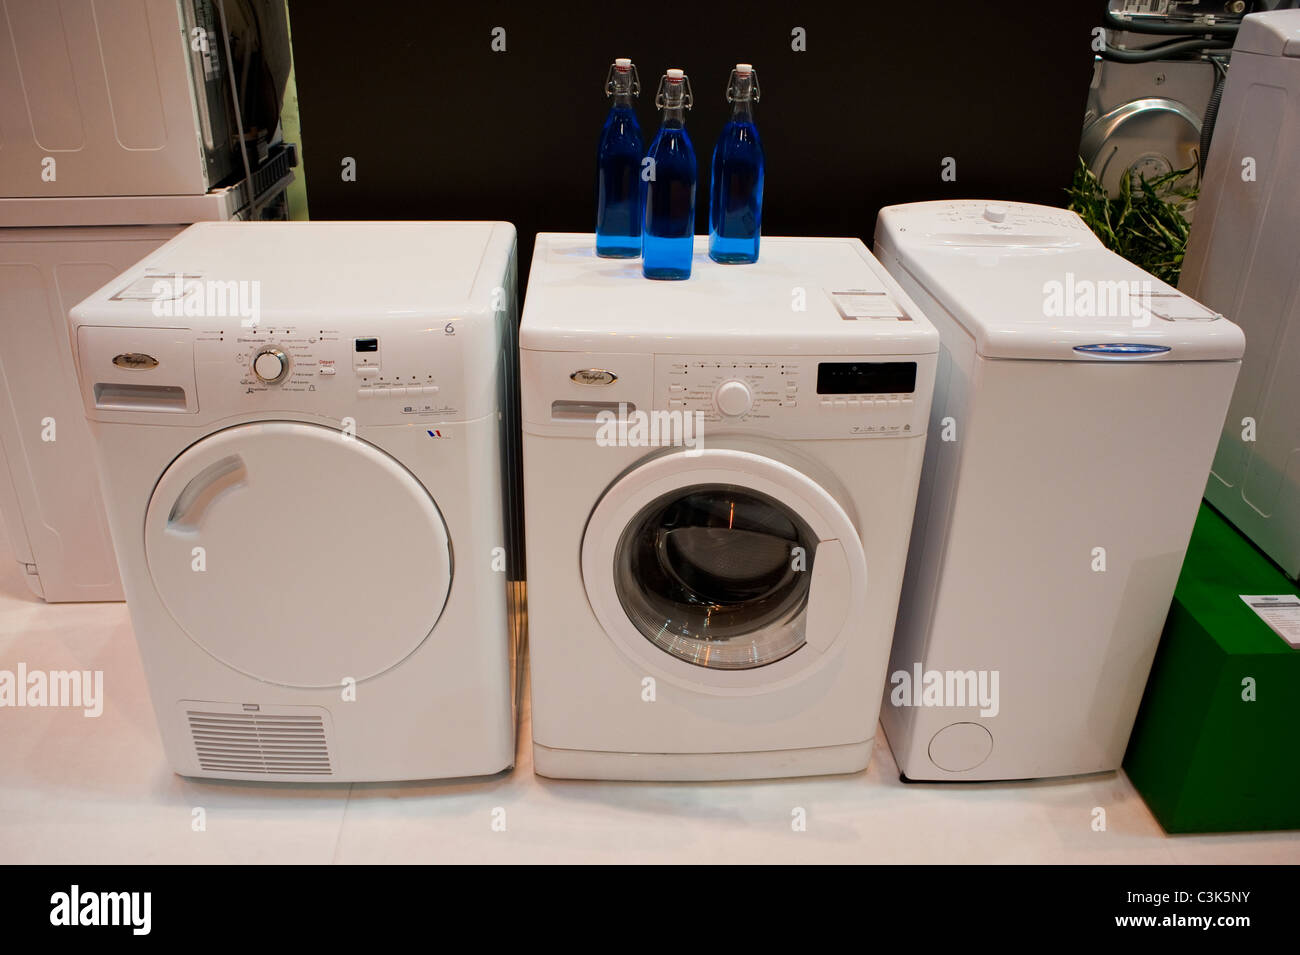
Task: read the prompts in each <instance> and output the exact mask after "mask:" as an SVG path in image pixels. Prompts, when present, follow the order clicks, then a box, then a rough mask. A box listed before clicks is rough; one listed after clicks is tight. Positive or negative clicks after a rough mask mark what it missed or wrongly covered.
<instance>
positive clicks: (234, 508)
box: [144, 421, 452, 687]
mask: <svg viewBox="0 0 1300 955" xmlns="http://www.w3.org/2000/svg"><path fill="white" fill-rule="evenodd" d="M144 536H145V553H146V556H147V558H148V562H149V571H150V574H151V575H152V577H153V582H154V586H155V587H156V588H157V590H158V595H159V596H160V597H161V598H162V601H163V603H164V604H165V605H166V607H167V610H168V611H169V612H170V613H171V615H172V617H173V618H174V619H175V620H176V622H177V623H178V624H179V625H180V626H181V628H182V629H184V631H185V632H186V633H188V634H189V636H190V637H191V639H193V640H194V642H195V643H197V644H198V645H199V646H201V647H202V648H203V649H204V650H206V651H207V652H208V653H210V654H212V656H214V657H216V658H217V659H218V660H220V661H222V662H223V663H226V664H228V665H229V666H231V667H234V668H235V669H236V670H239V671H240V672H242V673H246V674H247V675H249V676H251V677H255V678H257V679H259V680H265V681H267V682H269V683H278V684H282V685H285V686H298V687H327V686H328V687H337V686H339V685H340V683H341V682H342V681H343V680H345V679H347V678H349V677H350V678H352V679H354V680H358V681H360V680H364V679H366V678H367V677H371V676H375V675H376V674H378V673H382V672H383V671H384V670H387V669H389V668H390V667H392V666H395V665H396V664H397V663H399V662H401V661H402V660H403V659H404V658H406V657H407V656H408V655H409V654H410V653H411V652H412V651H413V650H415V648H416V647H418V646H419V645H420V644H421V643H422V642H423V641H424V640H425V638H426V637H428V635H429V633H430V631H432V630H433V627H434V624H436V623H437V622H438V618H439V616H440V615H441V614H442V609H443V606H444V605H445V604H446V602H447V594H448V591H449V590H450V587H451V572H452V571H451V547H450V543H449V541H448V539H447V528H446V526H445V525H444V523H443V520H442V515H441V514H439V512H438V508H437V506H436V505H435V504H434V501H433V498H431V497H430V496H429V492H428V491H427V490H426V489H425V487H424V485H423V484H421V483H420V482H419V481H418V480H416V479H415V477H414V476H413V475H412V474H411V473H410V472H409V471H407V470H406V468H404V467H403V466H402V465H401V464H399V463H398V462H397V461H396V460H394V459H393V458H392V457H390V456H389V455H387V454H385V453H384V452H383V451H380V450H379V449H378V448H376V447H375V446H374V445H371V444H367V443H366V442H365V441H363V440H361V439H360V438H356V437H350V436H348V435H346V434H344V433H343V432H340V431H336V430H334V429H332V428H326V427H322V426H320V425H313V424H304V423H299V422H288V421H277V422H267V423H257V424H243V425H237V426H235V427H232V428H227V429H226V430H224V431H218V432H216V433H215V434H212V435H209V436H208V437H206V438H203V439H201V440H200V441H198V442H196V443H195V444H193V445H191V446H190V447H189V448H188V449H186V450H185V451H184V452H183V453H182V454H181V455H180V456H179V457H178V458H177V459H176V460H175V461H173V462H172V464H171V466H170V467H168V468H167V470H166V471H165V472H164V473H163V476H162V478H161V480H159V482H158V484H157V486H156V487H155V488H154V492H153V497H152V498H151V499H150V501H149V509H148V513H147V515H146V518H145V527H144Z"/></svg>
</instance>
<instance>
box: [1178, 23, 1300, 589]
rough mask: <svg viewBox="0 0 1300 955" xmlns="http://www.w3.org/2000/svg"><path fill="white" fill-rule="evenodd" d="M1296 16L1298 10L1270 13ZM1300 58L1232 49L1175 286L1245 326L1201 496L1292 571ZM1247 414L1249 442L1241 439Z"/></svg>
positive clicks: (1299, 437)
mask: <svg viewBox="0 0 1300 955" xmlns="http://www.w3.org/2000/svg"><path fill="white" fill-rule="evenodd" d="M1283 14H1285V15H1289V16H1291V17H1292V18H1293V19H1294V21H1295V22H1296V23H1297V24H1300V11H1294V10H1292V11H1280V12H1279V13H1277V14H1273V15H1272V16H1275V17H1276V16H1280V15H1283ZM1297 181H1300V58H1297V57H1281V56H1264V55H1259V54H1248V53H1239V54H1236V55H1234V56H1233V60H1232V70H1231V72H1230V73H1229V74H1228V83H1227V87H1226V89H1225V91H1224V96H1223V104H1222V106H1221V107H1220V109H1219V118H1218V124H1217V126H1216V128H1215V133H1214V145H1213V148H1212V150H1211V152H1210V162H1209V168H1208V169H1207V170H1206V177H1205V182H1204V184H1203V186H1202V188H1201V198H1200V201H1199V203H1198V207H1197V212H1196V223H1195V225H1194V226H1193V228H1192V233H1191V240H1190V242H1189V244H1188V249H1187V260H1186V264H1185V266H1184V268H1183V276H1182V280H1181V283H1180V284H1181V287H1182V288H1183V289H1184V290H1185V291H1187V293H1188V294H1190V295H1193V296H1195V297H1196V298H1198V299H1200V300H1201V301H1203V302H1205V303H1206V304H1207V305H1210V306H1211V307H1213V308H1215V309H1217V310H1219V311H1221V312H1223V313H1224V314H1225V315H1227V316H1228V317H1229V318H1231V319H1232V320H1233V321H1234V322H1236V323H1237V324H1238V325H1240V326H1241V327H1242V329H1243V330H1244V331H1245V333H1246V354H1245V357H1244V359H1243V360H1242V371H1241V379H1240V381H1239V382H1238V385H1237V390H1236V392H1235V394H1234V395H1233V399H1232V405H1231V406H1230V408H1229V411H1228V416H1227V420H1226V421H1225V422H1224V428H1223V435H1222V437H1221V439H1220V442H1219V451H1218V454H1217V455H1216V456H1215V459H1214V472H1213V474H1212V475H1211V478H1210V482H1209V485H1208V487H1207V488H1206V497H1208V498H1209V499H1210V501H1211V502H1212V503H1213V504H1214V506H1215V507H1217V508H1218V509H1219V510H1220V511H1221V512H1223V514H1224V515H1226V516H1227V517H1228V519H1229V520H1231V521H1232V522H1233V523H1234V524H1236V525H1237V526H1238V527H1239V528H1240V529H1241V530H1242V531H1244V532H1245V533H1246V534H1247V535H1248V536H1249V537H1250V538H1251V539H1253V540H1254V541H1255V543H1256V544H1258V545H1259V546H1260V547H1261V548H1262V549H1263V550H1264V552H1265V553H1267V554H1268V555H1269V556H1270V557H1272V558H1273V559H1274V560H1275V561H1277V563H1278V564H1279V565H1281V567H1282V569H1283V570H1285V571H1286V572H1287V573H1288V574H1290V575H1291V576H1292V577H1300V370H1298V367H1300V268H1297V265H1298V264H1300V260H1298V259H1297V253H1296V249H1297V241H1298V236H1300V189H1297V187H1296V183H1297ZM1246 418H1250V419H1253V420H1254V435H1253V438H1254V440H1244V431H1245V429H1246V428H1247V427H1248V424H1247V423H1245V422H1244V419H1246Z"/></svg>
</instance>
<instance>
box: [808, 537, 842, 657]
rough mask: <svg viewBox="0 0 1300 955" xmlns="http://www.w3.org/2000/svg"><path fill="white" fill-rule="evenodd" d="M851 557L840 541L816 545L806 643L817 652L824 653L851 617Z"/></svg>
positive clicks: (809, 595)
mask: <svg viewBox="0 0 1300 955" xmlns="http://www.w3.org/2000/svg"><path fill="white" fill-rule="evenodd" d="M851 580H852V577H851V575H850V574H849V558H848V555H847V554H845V553H844V545H843V544H842V543H840V542H839V541H838V540H833V539H832V540H824V541H818V542H817V552H816V553H815V554H814V555H813V565H812V582H811V583H810V584H809V586H808V619H807V626H806V627H805V628H804V641H805V642H806V643H807V644H808V646H810V647H812V649H813V650H815V651H817V652H818V653H825V652H826V651H827V650H828V649H830V645H831V644H832V643H834V642H835V638H836V637H838V636H839V635H840V631H841V630H842V629H843V628H844V618H845V617H846V616H848V612H849V600H850V598H851V596H852V595H851V594H850V593H849V586H850V584H851Z"/></svg>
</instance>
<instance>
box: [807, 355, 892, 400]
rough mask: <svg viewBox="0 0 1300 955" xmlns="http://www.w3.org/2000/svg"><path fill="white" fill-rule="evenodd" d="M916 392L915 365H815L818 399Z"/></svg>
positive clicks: (849, 363) (843, 363)
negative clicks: (834, 396) (833, 396)
mask: <svg viewBox="0 0 1300 955" xmlns="http://www.w3.org/2000/svg"><path fill="white" fill-rule="evenodd" d="M914 391H916V362H914V361H823V362H818V363H817V394H819V395H898V394H911V393H912V392H914Z"/></svg>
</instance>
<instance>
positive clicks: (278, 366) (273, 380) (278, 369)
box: [253, 347, 289, 385]
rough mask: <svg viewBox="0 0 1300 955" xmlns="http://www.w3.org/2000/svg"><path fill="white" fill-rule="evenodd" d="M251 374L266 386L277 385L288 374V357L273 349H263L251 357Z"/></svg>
mask: <svg viewBox="0 0 1300 955" xmlns="http://www.w3.org/2000/svg"><path fill="white" fill-rule="evenodd" d="M253 374H255V375H257V377H258V378H259V379H261V380H262V381H264V382H266V383H267V384H268V385H275V384H279V383H280V382H282V381H284V378H285V376H286V375H287V374H289V356H288V355H286V354H285V353H284V352H282V351H280V349H278V348H275V347H268V348H263V349H262V350H261V351H259V352H258V353H257V354H256V355H255V356H254V357H253Z"/></svg>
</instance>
